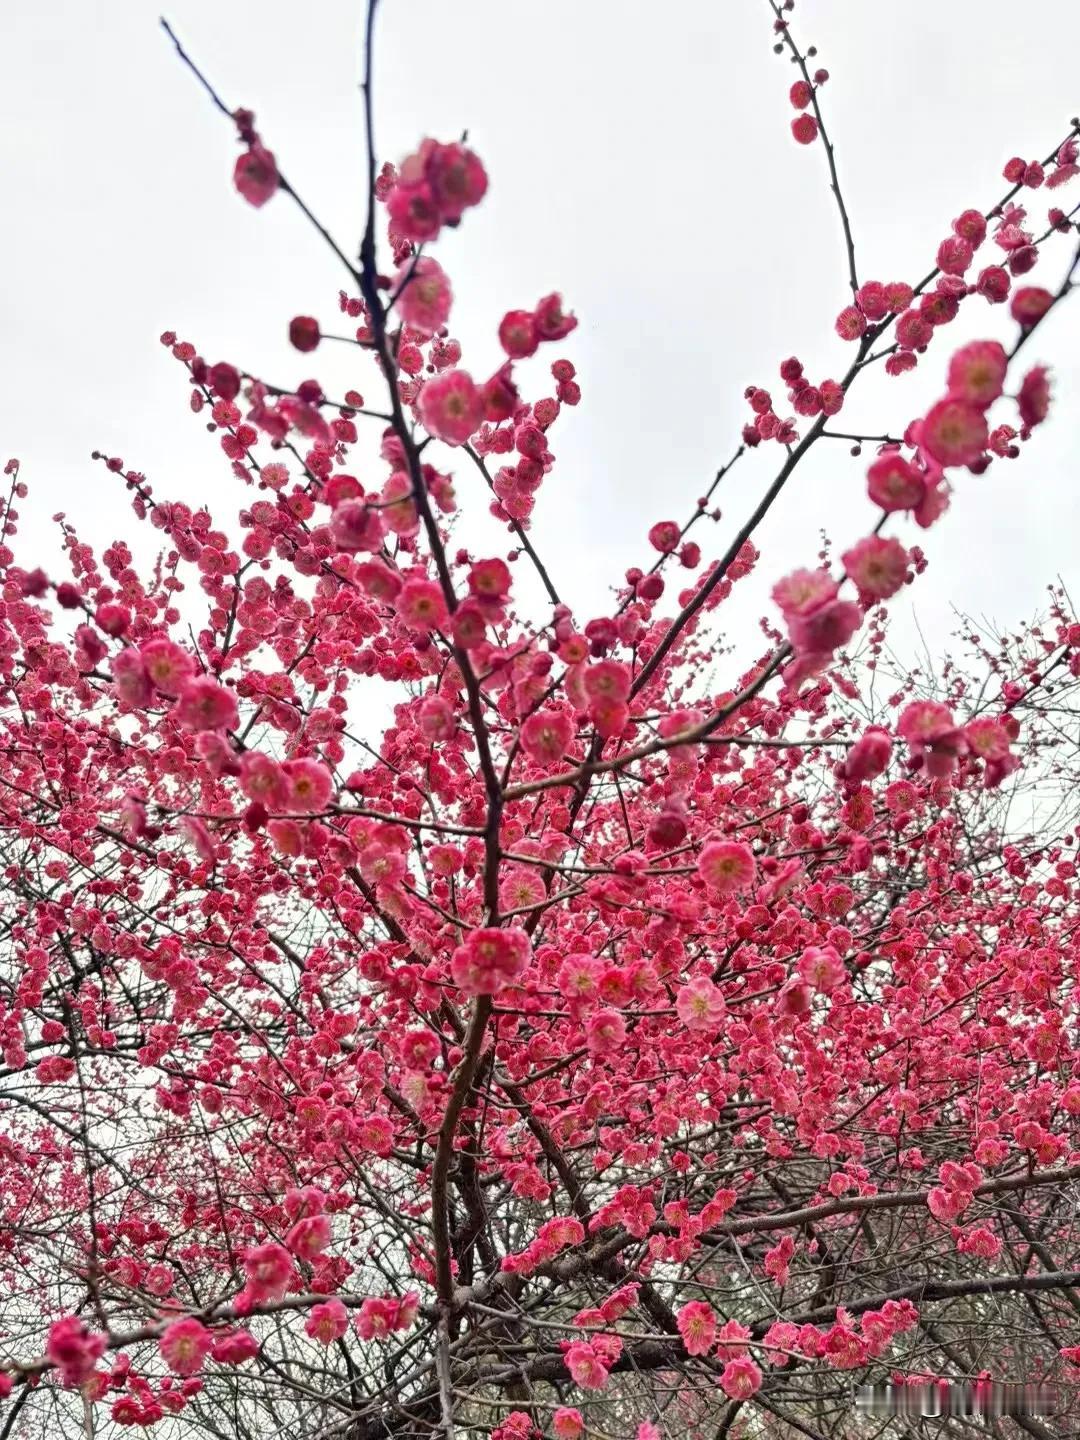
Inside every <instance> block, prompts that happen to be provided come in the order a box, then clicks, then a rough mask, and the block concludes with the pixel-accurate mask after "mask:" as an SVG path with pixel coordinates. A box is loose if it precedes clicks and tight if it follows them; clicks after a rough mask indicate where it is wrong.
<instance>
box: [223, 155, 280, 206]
mask: <svg viewBox="0 0 1080 1440" xmlns="http://www.w3.org/2000/svg"><path fill="white" fill-rule="evenodd" d="M233 184H234V185H235V186H236V188H237V190H239V191H240V194H241V195H242V196H243V197H244V199H245V200H246V201H247V202H248V204H249V205H254V206H255V207H256V209H258V208H259V207H260V206H262V205H265V204H266V202H267V200H269V199H270V197H271V195H273V194H274V192H275V190H276V189H277V188H278V184H279V179H278V172H277V165H276V163H275V161H274V157H273V155H272V154H271V153H270V151H269V150H267V149H265V147H264V146H262V145H260V144H259V143H258V142H256V143H255V144H254V145H252V147H251V148H250V150H245V151H244V153H243V154H242V155H238V156H237V157H236V164H235V166H234V167H233Z"/></svg>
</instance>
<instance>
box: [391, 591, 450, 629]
mask: <svg viewBox="0 0 1080 1440" xmlns="http://www.w3.org/2000/svg"><path fill="white" fill-rule="evenodd" d="M394 608H395V609H396V610H397V612H398V614H399V615H400V616H401V618H402V620H404V621H405V623H406V625H410V626H411V627H412V628H413V629H414V630H420V631H423V632H426V631H429V630H437V629H441V628H442V627H443V626H444V625H446V623H447V621H448V620H449V618H450V612H449V611H448V610H447V608H446V599H445V597H444V595H443V592H442V587H441V586H440V585H439V584H438V583H437V582H436V581H434V580H424V579H421V578H416V579H413V580H406V581H405V583H404V585H402V587H401V589H400V590H399V591H398V594H397V599H396V601H395V607H394Z"/></svg>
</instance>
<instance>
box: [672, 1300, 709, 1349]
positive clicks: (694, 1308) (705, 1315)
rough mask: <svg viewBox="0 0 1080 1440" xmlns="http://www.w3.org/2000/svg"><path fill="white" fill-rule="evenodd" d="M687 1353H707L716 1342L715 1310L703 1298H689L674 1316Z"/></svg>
mask: <svg viewBox="0 0 1080 1440" xmlns="http://www.w3.org/2000/svg"><path fill="white" fill-rule="evenodd" d="M675 1321H676V1324H677V1325H678V1327H679V1334H680V1335H681V1336H682V1342H683V1346H684V1348H685V1350H686V1353H687V1354H688V1355H708V1353H709V1351H710V1350H711V1349H712V1348H713V1346H714V1345H715V1344H716V1312H715V1311H714V1310H713V1308H712V1306H711V1305H710V1304H709V1303H708V1302H707V1301H705V1300H690V1301H688V1302H687V1303H686V1304H685V1305H684V1306H682V1308H681V1309H680V1310H679V1312H678V1314H677V1315H676V1316H675Z"/></svg>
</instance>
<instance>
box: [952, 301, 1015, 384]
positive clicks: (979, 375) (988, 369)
mask: <svg viewBox="0 0 1080 1440" xmlns="http://www.w3.org/2000/svg"><path fill="white" fill-rule="evenodd" d="M1014 304H1015V301H1014ZM1008 368H1009V357H1008V356H1007V355H1006V354H1005V351H1004V349H1003V347H1002V346H1001V345H999V344H998V342H997V341H996V340H974V341H972V343H971V344H970V345H965V346H964V347H963V349H962V350H957V352H956V354H955V355H954V356H953V357H952V359H951V360H950V361H949V374H948V386H949V396H950V398H951V399H954V400H964V401H966V402H967V403H968V404H969V405H974V406H976V408H977V409H979V410H985V409H986V407H987V406H988V405H992V404H993V403H994V401H995V400H996V399H997V398H998V396H999V395H1000V394H1001V392H1002V390H1003V389H1004V388H1005V374H1006V371H1007V370H1008Z"/></svg>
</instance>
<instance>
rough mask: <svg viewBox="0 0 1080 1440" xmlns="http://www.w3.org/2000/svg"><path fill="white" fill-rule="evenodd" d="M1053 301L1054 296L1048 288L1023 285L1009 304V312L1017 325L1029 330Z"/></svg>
mask: <svg viewBox="0 0 1080 1440" xmlns="http://www.w3.org/2000/svg"><path fill="white" fill-rule="evenodd" d="M1053 303H1054V297H1053V296H1052V295H1051V294H1050V291H1049V290H1044V289H1043V287H1042V286H1041V285H1024V286H1022V287H1021V288H1020V289H1019V290H1017V291H1016V292H1015V293H1014V295H1013V298H1012V304H1011V305H1010V306H1009V313H1010V314H1011V315H1012V318H1013V319H1014V320H1015V321H1016V323H1017V324H1018V325H1022V326H1023V327H1024V329H1025V330H1030V329H1031V327H1032V326H1033V325H1034V324H1036V323H1037V322H1038V321H1039V320H1041V319H1042V317H1043V316H1044V315H1045V314H1046V312H1047V311H1048V310H1049V309H1050V307H1051V305H1053Z"/></svg>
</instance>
